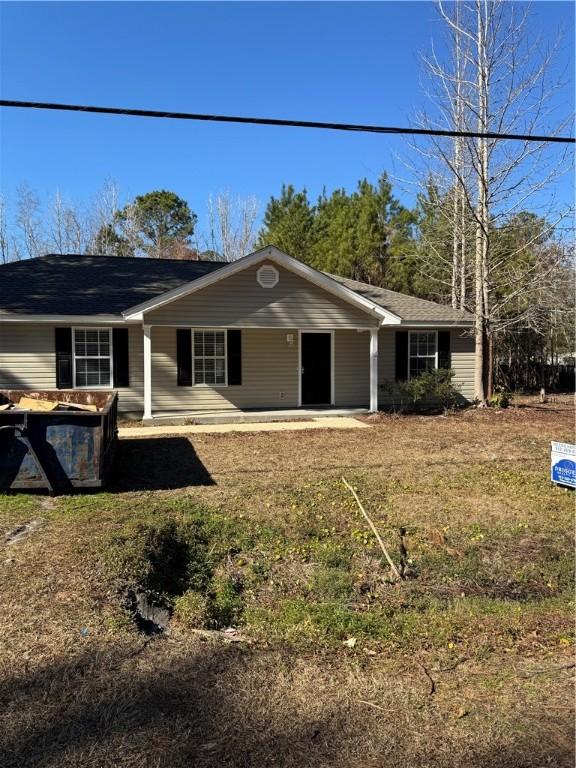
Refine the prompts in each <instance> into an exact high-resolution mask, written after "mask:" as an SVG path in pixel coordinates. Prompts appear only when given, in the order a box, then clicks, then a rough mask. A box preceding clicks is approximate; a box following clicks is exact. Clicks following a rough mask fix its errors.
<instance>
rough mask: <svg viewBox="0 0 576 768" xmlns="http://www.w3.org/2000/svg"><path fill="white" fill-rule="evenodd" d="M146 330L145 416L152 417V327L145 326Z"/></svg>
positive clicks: (146, 417)
mask: <svg viewBox="0 0 576 768" xmlns="http://www.w3.org/2000/svg"><path fill="white" fill-rule="evenodd" d="M143 331H144V418H145V419H151V418H152V335H151V331H152V327H151V326H150V325H145V326H143Z"/></svg>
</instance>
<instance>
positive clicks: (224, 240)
mask: <svg viewBox="0 0 576 768" xmlns="http://www.w3.org/2000/svg"><path fill="white" fill-rule="evenodd" d="M257 217H258V200H257V199H256V198H255V197H248V198H245V199H243V198H241V197H236V198H233V197H232V196H231V195H230V193H229V192H221V193H219V194H217V195H216V196H215V197H212V195H210V197H209V198H208V229H209V231H208V235H207V237H204V242H205V245H206V248H207V250H209V251H210V252H211V255H213V257H214V258H216V259H219V260H221V261H236V259H240V258H241V257H242V256H246V254H248V253H250V252H251V251H252V250H254V244H255V241H256V231H255V225H256V220H257Z"/></svg>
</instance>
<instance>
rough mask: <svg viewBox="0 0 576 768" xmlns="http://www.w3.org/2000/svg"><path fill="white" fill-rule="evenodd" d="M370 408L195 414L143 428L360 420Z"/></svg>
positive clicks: (166, 416)
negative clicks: (333, 419) (346, 417)
mask: <svg viewBox="0 0 576 768" xmlns="http://www.w3.org/2000/svg"><path fill="white" fill-rule="evenodd" d="M367 413H369V410H368V409H367V408H282V409H277V410H273V409H265V410H245V411H243V410H240V409H231V410H229V411H194V412H190V413H185V412H184V413H163V414H161V415H160V414H159V415H155V416H153V417H152V419H144V420H143V421H142V424H144V425H145V426H147V427H148V426H149V427H153V426H156V425H164V424H183V425H188V424H259V423H268V422H274V421H292V420H304V421H306V420H310V419H327V418H334V417H336V418H337V417H341V416H348V417H350V416H361V415H365V414H367Z"/></svg>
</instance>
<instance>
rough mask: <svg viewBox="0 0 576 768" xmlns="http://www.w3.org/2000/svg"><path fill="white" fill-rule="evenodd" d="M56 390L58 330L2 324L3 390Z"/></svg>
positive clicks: (0, 369)
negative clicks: (55, 349)
mask: <svg viewBox="0 0 576 768" xmlns="http://www.w3.org/2000/svg"><path fill="white" fill-rule="evenodd" d="M55 386H56V362H55V355H54V327H53V326H47V325H34V324H33V323H0V388H2V389H53V388H54V387H55Z"/></svg>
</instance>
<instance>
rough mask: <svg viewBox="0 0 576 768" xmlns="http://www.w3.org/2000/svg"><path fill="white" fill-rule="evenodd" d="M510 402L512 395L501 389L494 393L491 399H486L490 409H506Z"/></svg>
mask: <svg viewBox="0 0 576 768" xmlns="http://www.w3.org/2000/svg"><path fill="white" fill-rule="evenodd" d="M511 401H512V395H511V394H510V392H506V390H504V389H501V390H499V391H498V392H494V394H493V395H492V397H490V398H488V405H489V406H490V407H491V408H508V406H509V405H510V403H511Z"/></svg>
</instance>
